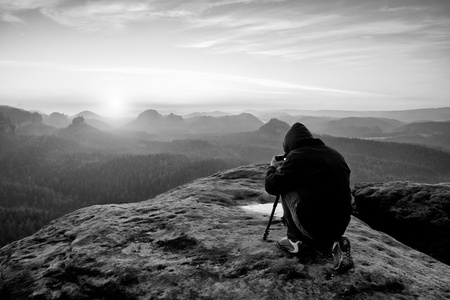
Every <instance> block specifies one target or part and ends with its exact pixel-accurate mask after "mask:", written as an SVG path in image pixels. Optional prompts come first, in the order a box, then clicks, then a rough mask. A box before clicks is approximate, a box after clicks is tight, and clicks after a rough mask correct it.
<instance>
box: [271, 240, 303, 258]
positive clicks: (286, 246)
mask: <svg viewBox="0 0 450 300" xmlns="http://www.w3.org/2000/svg"><path fill="white" fill-rule="evenodd" d="M301 244H302V242H301V241H298V242H293V241H291V240H290V239H288V238H287V237H284V238H282V239H281V240H279V241H278V242H277V246H278V248H280V249H281V250H283V251H286V252H289V253H294V254H295V253H298V249H299V248H298V246H300V245H301Z"/></svg>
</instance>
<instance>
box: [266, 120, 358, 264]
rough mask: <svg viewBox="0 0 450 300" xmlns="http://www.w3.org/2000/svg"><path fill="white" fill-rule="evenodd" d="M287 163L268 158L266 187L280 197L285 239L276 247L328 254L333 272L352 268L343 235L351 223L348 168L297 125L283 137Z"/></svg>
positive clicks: (342, 160) (334, 154)
mask: <svg viewBox="0 0 450 300" xmlns="http://www.w3.org/2000/svg"><path fill="white" fill-rule="evenodd" d="M283 148H284V152H285V159H284V160H281V161H277V157H274V158H273V159H272V162H271V163H270V167H269V169H268V170H267V175H266V180H265V188H266V191H267V192H268V193H269V194H272V195H281V203H282V205H283V210H284V222H285V224H286V226H287V237H285V238H283V239H281V240H280V241H278V242H277V245H278V247H279V248H280V249H282V250H285V251H287V252H289V253H294V254H295V253H298V251H299V245H300V244H302V243H304V244H307V245H310V246H313V247H315V248H316V249H318V250H319V251H321V252H329V251H330V250H331V252H332V254H333V257H334V268H335V270H338V271H345V270H348V269H351V268H352V267H353V260H352V257H351V252H350V241H349V240H348V238H346V237H344V236H343V234H344V232H345V230H346V228H347V226H348V224H349V222H350V214H351V211H352V207H351V191H350V169H349V167H348V166H347V163H346V162H345V159H344V158H343V157H342V155H341V154H339V153H338V152H337V151H336V150H334V149H333V148H331V147H328V146H326V145H325V144H324V143H323V142H322V141H321V140H320V139H316V138H313V136H312V134H311V132H310V131H309V130H308V129H307V128H306V127H305V126H304V125H303V124H300V123H295V124H294V125H293V126H292V127H291V128H290V129H289V131H288V132H287V133H286V136H285V138H284V142H283Z"/></svg>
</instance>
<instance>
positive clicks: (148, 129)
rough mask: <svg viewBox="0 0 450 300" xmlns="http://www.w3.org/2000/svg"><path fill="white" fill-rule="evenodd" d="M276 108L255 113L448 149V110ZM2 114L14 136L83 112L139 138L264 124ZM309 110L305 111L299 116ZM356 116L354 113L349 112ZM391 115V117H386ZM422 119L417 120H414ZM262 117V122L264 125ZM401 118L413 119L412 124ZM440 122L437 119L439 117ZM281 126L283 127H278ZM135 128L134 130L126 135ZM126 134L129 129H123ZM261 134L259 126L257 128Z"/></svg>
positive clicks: (244, 116) (249, 117) (241, 117)
mask: <svg viewBox="0 0 450 300" xmlns="http://www.w3.org/2000/svg"><path fill="white" fill-rule="evenodd" d="M289 112H290V113H292V114H296V113H302V115H297V116H295V115H291V114H289V113H288V112H287V111H276V112H273V113H265V114H258V112H253V113H254V114H256V115H259V116H260V117H261V118H262V119H266V118H268V117H272V118H271V119H269V120H271V121H270V122H275V121H272V120H279V121H282V122H285V123H287V124H288V126H290V125H292V124H293V123H295V122H300V123H303V124H304V125H305V126H306V127H307V128H308V129H310V131H311V132H313V133H315V134H319V135H331V136H336V137H352V138H365V139H382V140H386V141H396V142H406V143H416V144H423V145H427V146H431V147H438V148H442V149H450V123H449V122H450V108H440V109H421V110H409V111H385V112H381V111H379V112H355V111H331V110H330V111H325V110H323V111H297V110H292V111H289ZM0 113H2V114H3V117H4V118H3V119H4V121H2V122H3V123H2V124H3V125H2V128H3V129H2V130H1V131H5V132H6V131H8V130H9V131H10V130H11V129H10V128H12V127H11V125H9V123H11V124H12V125H14V128H15V130H16V132H17V133H19V134H30V135H45V134H47V135H48V134H56V133H57V132H58V128H66V127H68V126H69V125H70V124H71V122H72V120H73V118H75V117H78V116H83V117H84V121H85V123H86V124H87V125H89V126H91V127H93V128H95V129H98V130H102V131H108V132H120V134H121V135H124V134H125V135H135V134H136V133H137V132H141V133H142V134H145V135H144V136H142V138H144V139H160V140H173V139H182V138H202V136H207V135H219V136H222V135H225V134H229V133H239V132H253V131H255V130H258V129H260V128H261V127H262V126H264V124H265V123H264V122H263V121H261V119H259V118H258V117H257V116H255V115H254V114H250V113H241V114H238V115H226V113H224V112H220V111H215V112H211V113H201V112H198V113H193V114H190V115H185V116H180V115H176V114H168V115H162V114H160V113H159V112H158V111H156V110H154V109H148V110H145V111H143V112H142V113H140V114H139V115H138V116H137V117H136V118H135V119H130V120H129V121H128V122H126V120H125V119H122V120H118V119H112V118H108V117H103V116H101V115H98V114H96V113H94V112H91V111H82V112H80V113H78V114H76V115H73V116H68V115H65V114H62V113H58V112H54V113H52V114H50V115H46V114H39V113H37V112H28V111H25V110H23V109H18V108H14V107H10V106H0ZM305 113H310V114H311V115H303V114H305ZM353 115H357V116H353ZM387 116H390V117H397V118H388V117H387ZM420 119H423V120H426V121H421V122H418V121H417V120H420ZM269 120H267V123H266V124H268V123H270V122H269ZM406 120H414V121H415V122H414V123H411V122H409V123H408V122H407V121H406ZM439 120H441V121H439ZM281 130H286V128H283V129H281ZM130 131H132V132H136V133H131V132H130ZM124 132H130V133H128V134H127V133H124ZM261 132H262V133H264V128H263V131H261Z"/></svg>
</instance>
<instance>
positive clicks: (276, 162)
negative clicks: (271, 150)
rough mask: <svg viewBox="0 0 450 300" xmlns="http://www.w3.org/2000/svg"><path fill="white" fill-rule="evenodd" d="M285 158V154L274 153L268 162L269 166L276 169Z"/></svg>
mask: <svg viewBox="0 0 450 300" xmlns="http://www.w3.org/2000/svg"><path fill="white" fill-rule="evenodd" d="M285 159H286V154H283V155H275V156H274V157H273V158H272V161H271V162H270V166H272V167H275V168H277V169H278V168H279V167H281V165H282V164H283V162H284V160H285Z"/></svg>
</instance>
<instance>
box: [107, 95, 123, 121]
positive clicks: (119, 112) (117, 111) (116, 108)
mask: <svg viewBox="0 0 450 300" xmlns="http://www.w3.org/2000/svg"><path fill="white" fill-rule="evenodd" d="M125 108H126V105H125V101H124V100H123V99H122V98H121V97H120V96H117V95H112V96H109V97H107V98H106V99H105V102H104V105H103V111H102V113H101V114H103V115H105V116H108V117H121V116H123V114H124V113H125V111H124V110H125Z"/></svg>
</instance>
